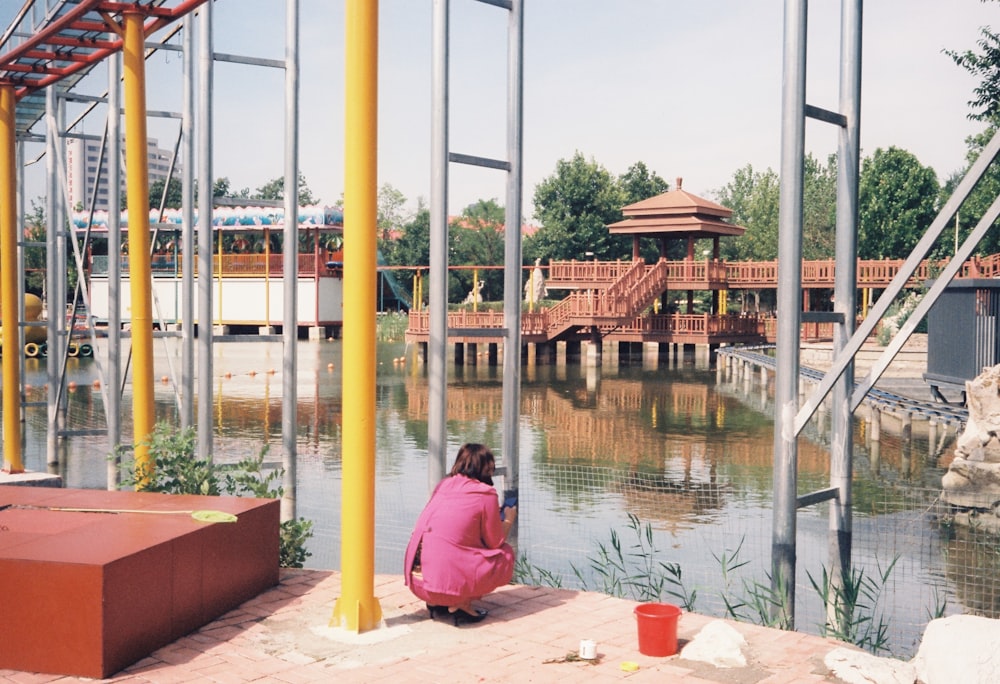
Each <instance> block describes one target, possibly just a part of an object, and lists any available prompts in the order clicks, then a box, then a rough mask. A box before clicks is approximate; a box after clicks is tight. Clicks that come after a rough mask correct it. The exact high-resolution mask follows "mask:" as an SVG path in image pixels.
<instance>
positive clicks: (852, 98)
mask: <svg viewBox="0 0 1000 684" xmlns="http://www.w3.org/2000/svg"><path fill="white" fill-rule="evenodd" d="M841 10H842V17H841V27H840V37H841V45H840V60H841V61H840V105H839V106H840V113H841V114H842V115H843V116H844V117H845V119H846V122H845V125H844V126H842V127H841V128H840V134H839V144H838V154H837V236H836V254H835V256H836V263H837V269H836V273H835V281H834V293H833V297H834V305H833V306H834V312H835V313H838V314H839V315H840V316H841V317H842V319H841V320H840V321H839V322H835V323H834V328H833V354H834V356H836V355H838V354H840V352H841V351H842V350H843V349H844V348H845V347H846V346H847V343H848V341H849V340H850V339H851V335H853V334H854V327H855V316H856V313H855V312H856V311H857V301H856V300H857V296H856V292H857V253H858V239H857V234H858V172H859V168H860V155H861V132H860V130H861V33H862V22H861V15H862V0H843V2H842V7H841ZM853 389H854V363H853V361H852V362H851V363H849V364H848V365H847V366H846V367H845V370H844V374H843V375H841V377H840V380H839V381H838V382H837V384H836V385H835V386H834V389H833V395H832V403H833V406H832V409H831V412H830V414H831V445H830V487H831V489H835V490H837V496H836V497H834V498H833V499H832V500H831V501H830V521H829V522H830V538H829V545H830V567H831V573H830V574H831V577H832V581H833V582H834V584H835V586H842V584H841V583H842V580H843V579H844V578H846V577H848V573H849V572H850V566H851V539H852V534H853V531H852V527H853V525H852V517H851V516H852V514H851V507H852V505H853V495H852V492H851V474H852V472H853V469H854V459H853V455H854V430H853V427H854V424H853V416H854V411H853V408H852V407H851V392H852V391H853ZM834 569H837V570H839V572H834V571H833V570H834ZM835 593H836V592H835ZM830 617H831V618H833V619H834V620H836V622H833V623H832V624H839V622H840V615H839V611H838V610H834V611H833V613H832V614H831V615H830Z"/></svg>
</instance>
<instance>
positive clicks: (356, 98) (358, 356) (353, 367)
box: [330, 0, 382, 633]
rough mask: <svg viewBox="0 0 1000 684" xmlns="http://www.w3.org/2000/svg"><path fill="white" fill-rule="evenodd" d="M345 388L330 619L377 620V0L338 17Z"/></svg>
mask: <svg viewBox="0 0 1000 684" xmlns="http://www.w3.org/2000/svg"><path fill="white" fill-rule="evenodd" d="M345 33H346V39H345V47H346V59H345V63H346V77H345V91H346V97H345V98H344V99H345V101H346V103H347V104H346V108H345V120H344V123H345V136H344V137H345V143H344V161H345V171H346V173H345V182H344V342H343V355H344V375H343V385H344V396H345V398H348V400H347V401H345V402H344V407H343V426H344V427H343V430H344V432H343V457H342V478H341V482H342V485H341V496H340V506H341V515H340V550H341V551H340V565H341V567H340V582H341V595H340V596H339V597H338V598H337V601H336V603H335V604H334V607H333V617H332V619H331V621H330V624H331V626H334V627H343V628H345V629H348V630H351V631H354V632H358V633H360V632H364V631H368V630H370V629H374V628H376V627H378V626H379V625H380V624H381V622H382V607H381V606H380V605H379V602H378V599H377V598H375V288H374V287H373V283H374V282H375V278H376V277H377V272H376V257H375V255H376V249H375V224H376V209H375V207H376V196H377V188H376V183H377V179H376V172H377V164H376V160H377V143H378V128H377V123H378V0H347V4H346V22H345Z"/></svg>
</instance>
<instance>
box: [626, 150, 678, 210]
mask: <svg viewBox="0 0 1000 684" xmlns="http://www.w3.org/2000/svg"><path fill="white" fill-rule="evenodd" d="M618 183H619V184H620V185H621V188H622V193H624V201H625V204H626V205H629V204H634V203H635V202H641V201H642V200H644V199H649V198H650V197H656V196H657V195H660V194H663V193H664V192H666V191H667V190H668V189H670V186H669V185H668V184H667V181H665V180H663V179H662V178H660V176H659V175H657V173H656V172H654V171H650V170H649V168H647V166H646V164H645V163H644V162H641V161H640V162H636V163H635V164H632V166H630V167H629V168H628V171H626V172H625V173H623V174H622V175H621V177H620V178H619V179H618Z"/></svg>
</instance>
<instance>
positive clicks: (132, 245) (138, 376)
mask: <svg viewBox="0 0 1000 684" xmlns="http://www.w3.org/2000/svg"><path fill="white" fill-rule="evenodd" d="M142 22H143V17H142V15H141V14H138V13H132V12H126V13H124V14H123V15H122V23H123V25H124V29H125V38H124V40H123V41H122V45H123V49H122V60H123V64H124V66H125V72H124V76H125V77H124V94H125V168H126V178H125V182H126V188H127V191H128V252H129V292H130V294H131V298H132V421H133V432H134V439H135V462H136V467H137V468H139V469H143V470H144V471H145V472H148V468H149V467H150V466H151V464H150V463H149V448H148V446H146V445H144V444H143V442H144V441H145V440H146V438H147V437H148V436H149V435H150V434H151V433H152V432H153V426H154V421H155V412H154V403H153V298H152V295H151V293H150V290H151V287H152V276H151V274H150V267H149V171H148V164H149V159H148V156H147V152H146V149H147V148H146V59H145V53H144V50H145V47H144V43H145V39H146V34H145V31H144V29H143V24H142ZM142 485H143V483H142V482H140V483H139V485H138V487H139V488H141V487H142Z"/></svg>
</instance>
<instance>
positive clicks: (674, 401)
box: [407, 378, 829, 473]
mask: <svg viewBox="0 0 1000 684" xmlns="http://www.w3.org/2000/svg"><path fill="white" fill-rule="evenodd" d="M425 390H426V388H425V387H424V386H423V385H422V384H420V385H419V386H417V387H412V388H410V389H409V390H408V391H407V412H408V416H409V418H410V419H411V420H426V418H427V393H426V391H425ZM446 400H447V406H446V412H447V416H448V417H449V419H453V420H458V421H475V420H484V419H486V420H490V421H499V420H500V419H501V416H502V398H501V390H500V387H499V385H497V386H493V387H471V386H469V387H449V388H448V392H447V395H446ZM521 404H522V406H521V414H522V415H523V416H526V417H529V418H530V419H531V420H532V422H533V423H535V424H536V425H537V426H538V427H540V428H542V430H541V436H542V438H543V439H544V441H545V449H543V450H540V451H541V452H542V453H540V454H538V458H541V459H543V460H544V461H545V462H547V463H554V464H562V465H591V466H602V467H612V468H622V467H627V468H631V469H637V470H642V471H645V472H660V471H662V470H663V469H664V464H665V462H667V461H669V462H671V463H674V462H679V463H683V464H688V465H687V466H686V467H692V466H693V465H694V464H695V463H696V462H697V461H701V460H704V461H706V465H707V466H708V467H709V468H715V467H724V466H727V465H738V466H745V467H762V468H767V469H770V467H771V463H772V460H773V457H774V453H773V448H772V445H771V443H770V439H771V432H772V430H773V425H772V423H771V421H770V419H763V420H761V421H759V422H755V423H754V424H753V425H750V426H747V425H746V424H745V421H742V422H741V424H740V425H738V426H736V427H735V430H734V426H731V425H729V424H727V416H728V415H729V414H730V413H731V412H732V407H733V406H734V405H735V404H738V402H736V401H735V400H734V399H732V398H730V397H727V396H723V395H720V394H719V393H717V392H715V391H714V390H713V389H712V388H711V387H710V386H709V385H708V384H705V383H696V382H694V383H685V382H656V383H642V382H638V381H636V380H631V379H615V378H610V379H603V380H602V381H601V391H600V394H599V395H594V394H592V393H591V392H589V391H588V390H587V389H586V388H585V387H584V386H583V381H582V380H581V384H580V386H579V387H576V388H575V389H574V390H571V391H570V392H569V393H567V392H566V389H565V387H559V388H553V387H550V386H531V385H528V386H525V387H523V388H522V390H521ZM748 430H752V431H753V432H754V433H759V434H755V435H754V437H753V438H752V439H747V438H746V435H747V432H748ZM637 431H641V434H644V435H645V436H644V437H643V438H640V433H639V432H637ZM707 433H711V434H712V436H713V439H712V441H713V442H717V441H720V436H721V438H722V440H724V441H725V448H724V450H722V451H720V450H718V449H715V448H713V449H711V450H706V449H705V448H704V445H705V443H706V439H705V434H707ZM726 435H730V436H731V437H732V438H731V439H727V438H726ZM651 440H652V441H655V442H657V443H660V444H662V449H661V450H660V451H658V452H656V453H651V452H649V451H642V450H641V449H637V448H636V447H637V444H640V443H648V442H650V441H651ZM828 460H829V459H828V457H827V455H826V454H825V452H824V451H823V450H822V448H821V447H820V446H816V445H804V447H803V449H802V453H801V454H800V457H799V464H800V467H801V468H803V469H806V470H808V471H809V472H815V473H825V472H827V469H828V466H829V463H828ZM673 469H674V468H671V470H673Z"/></svg>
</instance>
